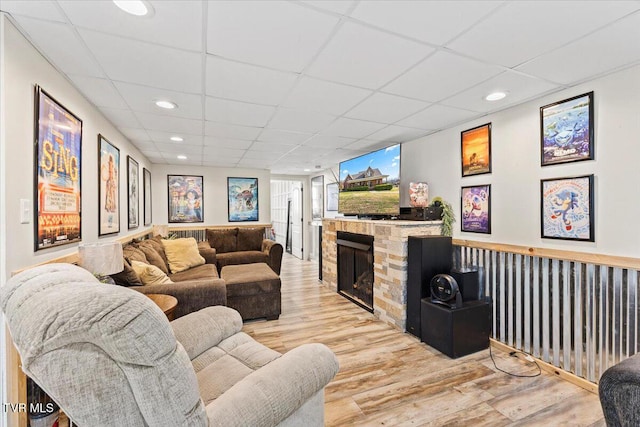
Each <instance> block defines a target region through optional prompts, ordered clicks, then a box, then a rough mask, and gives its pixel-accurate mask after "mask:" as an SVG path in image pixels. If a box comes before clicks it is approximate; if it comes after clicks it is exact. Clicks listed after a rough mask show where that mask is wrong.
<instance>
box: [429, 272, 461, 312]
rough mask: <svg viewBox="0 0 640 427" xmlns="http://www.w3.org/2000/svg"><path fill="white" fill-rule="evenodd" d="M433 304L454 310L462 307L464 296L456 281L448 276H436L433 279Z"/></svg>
mask: <svg viewBox="0 0 640 427" xmlns="http://www.w3.org/2000/svg"><path fill="white" fill-rule="evenodd" d="M431 302H433V303H436V304H442V305H446V306H447V307H449V308H451V309H454V308H460V307H462V295H461V294H460V289H458V282H456V279H454V278H453V277H451V276H450V275H448V274H436V275H435V276H433V279H431Z"/></svg>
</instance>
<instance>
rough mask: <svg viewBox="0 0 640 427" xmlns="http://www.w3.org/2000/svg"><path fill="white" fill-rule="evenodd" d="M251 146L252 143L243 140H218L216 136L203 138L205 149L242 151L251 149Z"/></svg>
mask: <svg viewBox="0 0 640 427" xmlns="http://www.w3.org/2000/svg"><path fill="white" fill-rule="evenodd" d="M252 144H253V141H246V140H243V139H233V138H219V137H217V136H207V137H205V138H204V145H205V146H207V147H216V148H236V149H243V150H244V149H247V148H249V147H251V145H252Z"/></svg>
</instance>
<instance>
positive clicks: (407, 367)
mask: <svg viewBox="0 0 640 427" xmlns="http://www.w3.org/2000/svg"><path fill="white" fill-rule="evenodd" d="M281 277H282V315H281V316H280V318H279V319H278V320H275V321H255V322H249V323H246V324H245V326H244V330H245V331H246V332H247V333H249V334H250V335H251V336H253V337H254V338H256V339H257V340H258V341H260V342H262V343H263V344H265V345H267V346H269V347H271V348H273V349H275V350H277V351H280V352H286V351H288V350H290V349H292V348H294V347H296V346H298V345H300V344H303V343H307V342H321V343H324V344H326V345H327V346H328V347H329V348H331V349H332V350H333V351H334V352H335V353H336V355H337V356H338V360H339V361H340V372H339V373H338V375H337V376H336V377H335V378H334V380H333V381H332V382H331V383H330V384H329V385H328V386H327V387H326V391H325V401H326V403H325V421H326V425H328V426H346V425H358V426H409V425H411V426H465V425H469V426H560V425H566V426H605V422H604V419H603V415H602V410H601V408H600V402H599V400H598V396H597V395H595V394H592V393H589V392H587V391H586V390H584V389H582V388H580V387H578V386H575V385H573V384H570V383H568V382H566V381H563V380H561V379H559V378H557V377H555V376H552V375H551V374H547V373H545V372H542V374H541V375H540V376H538V377H535V378H516V377H512V376H508V375H506V374H504V373H502V372H499V371H498V370H497V369H496V368H495V367H494V365H493V362H492V361H491V358H490V357H489V350H484V351H481V352H478V353H475V354H472V355H469V356H466V357H462V358H459V359H455V360H453V359H449V358H448V357H447V356H444V355H442V354H441V353H439V352H438V351H437V350H435V349H433V348H431V347H429V346H427V345H426V344H424V343H421V342H420V340H419V339H417V338H415V337H413V336H412V335H409V334H406V333H402V332H400V331H398V330H396V329H394V328H392V327H391V326H388V325H387V324H385V323H383V322H381V321H379V320H377V319H376V318H375V317H374V316H373V315H372V314H371V313H368V312H366V311H365V310H363V309H361V308H360V307H358V306H356V305H355V304H353V303H351V302H349V301H347V300H346V299H345V298H343V297H341V296H339V295H338V294H336V293H335V292H333V291H331V290H330V289H328V288H326V287H324V286H322V284H321V283H320V282H319V281H318V265H317V264H316V263H314V262H309V261H300V260H298V259H297V258H294V257H292V256H290V255H286V254H285V258H284V260H283V268H282V275H281ZM492 351H493V355H494V358H495V360H496V363H497V364H498V366H499V367H500V368H501V369H504V370H506V371H509V372H513V373H518V374H523V375H528V374H532V373H535V372H537V369H536V368H535V367H534V366H532V364H531V363H529V362H527V361H526V360H523V359H518V358H516V357H512V356H509V354H508V353H505V352H502V351H500V350H497V349H495V348H494V349H493V350H492Z"/></svg>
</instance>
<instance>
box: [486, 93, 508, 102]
mask: <svg viewBox="0 0 640 427" xmlns="http://www.w3.org/2000/svg"><path fill="white" fill-rule="evenodd" d="M505 96H507V94H506V93H505V92H493V93H490V94H489V95H487V96H485V97H484V99H485V100H486V101H500V100H501V99H502V98H504V97H505Z"/></svg>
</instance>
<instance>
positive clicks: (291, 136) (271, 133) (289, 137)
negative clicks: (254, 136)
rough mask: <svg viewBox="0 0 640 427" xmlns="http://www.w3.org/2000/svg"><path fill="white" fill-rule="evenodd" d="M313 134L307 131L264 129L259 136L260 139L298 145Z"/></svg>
mask: <svg viewBox="0 0 640 427" xmlns="http://www.w3.org/2000/svg"><path fill="white" fill-rule="evenodd" d="M311 135H313V134H311V133H305V132H289V131H286V130H278V129H264V130H263V131H262V133H261V134H260V136H258V141H263V142H276V143H278V144H287V145H298V144H301V143H303V142H304V141H306V140H307V139H309V137H310V136H311Z"/></svg>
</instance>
